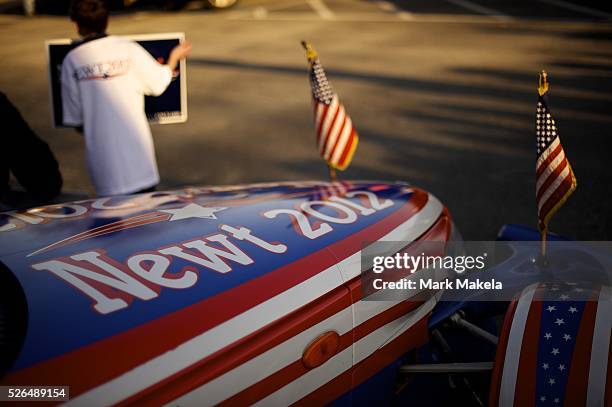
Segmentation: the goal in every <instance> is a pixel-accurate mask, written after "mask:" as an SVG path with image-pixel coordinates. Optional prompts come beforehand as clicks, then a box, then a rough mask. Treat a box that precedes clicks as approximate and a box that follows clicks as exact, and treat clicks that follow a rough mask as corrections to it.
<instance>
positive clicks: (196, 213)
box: [160, 203, 227, 222]
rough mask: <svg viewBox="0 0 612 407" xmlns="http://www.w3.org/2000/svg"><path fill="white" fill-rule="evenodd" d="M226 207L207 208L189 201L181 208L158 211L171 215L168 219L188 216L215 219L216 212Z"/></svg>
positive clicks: (179, 218)
mask: <svg viewBox="0 0 612 407" xmlns="http://www.w3.org/2000/svg"><path fill="white" fill-rule="evenodd" d="M225 209H227V208H219V207H214V208H207V207H205V206H200V205H198V204H194V203H190V204H188V205H186V206H183V207H182V208H177V209H161V210H160V212H165V213H169V214H170V215H172V216H171V217H170V219H169V220H170V221H171V222H172V221H175V220H181V219H189V218H200V219H217V216H216V215H215V213H216V212H219V211H222V210H225Z"/></svg>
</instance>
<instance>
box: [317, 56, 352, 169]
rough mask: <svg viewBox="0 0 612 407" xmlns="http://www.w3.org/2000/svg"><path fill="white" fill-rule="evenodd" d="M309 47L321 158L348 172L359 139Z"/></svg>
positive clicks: (332, 165) (318, 145)
mask: <svg viewBox="0 0 612 407" xmlns="http://www.w3.org/2000/svg"><path fill="white" fill-rule="evenodd" d="M305 47H306V49H307V57H308V62H309V63H310V85H311V87H312V99H313V105H314V116H315V129H316V133H317V147H318V149H319V154H320V155H321V157H322V158H323V159H324V160H325V161H327V164H328V165H329V166H330V167H332V168H336V169H339V170H344V169H346V168H347V167H348V166H349V164H350V163H351V160H352V158H353V154H354V153H355V149H356V148H357V143H358V142H359V136H358V135H357V132H356V131H355V128H354V127H353V122H352V121H351V118H350V117H349V116H348V115H347V114H346V111H345V109H344V106H343V105H342V103H340V100H339V99H338V95H337V94H336V93H335V92H334V91H333V89H332V87H331V85H330V83H329V81H328V80H327V77H326V75H325V71H324V70H323V66H322V65H321V62H320V61H319V57H318V56H317V54H316V52H315V51H314V50H313V49H312V47H311V46H310V45H305Z"/></svg>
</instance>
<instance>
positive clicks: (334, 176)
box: [327, 164, 338, 182]
mask: <svg viewBox="0 0 612 407" xmlns="http://www.w3.org/2000/svg"><path fill="white" fill-rule="evenodd" d="M327 169H328V170H329V179H330V181H331V182H336V181H338V175H337V174H336V169H335V168H334V167H332V166H331V165H329V164H327Z"/></svg>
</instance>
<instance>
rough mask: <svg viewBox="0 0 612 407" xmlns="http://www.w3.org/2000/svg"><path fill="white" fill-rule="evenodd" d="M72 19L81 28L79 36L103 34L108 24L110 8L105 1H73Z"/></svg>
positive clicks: (71, 7)
mask: <svg viewBox="0 0 612 407" xmlns="http://www.w3.org/2000/svg"><path fill="white" fill-rule="evenodd" d="M70 19H71V20H72V21H74V22H75V23H77V25H78V26H79V34H81V35H89V34H103V33H104V32H105V31H106V26H107V24H108V7H107V6H106V1H104V0H72V4H71V5H70Z"/></svg>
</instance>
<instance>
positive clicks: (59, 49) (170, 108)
mask: <svg viewBox="0 0 612 407" xmlns="http://www.w3.org/2000/svg"><path fill="white" fill-rule="evenodd" d="M124 37H125V38H128V39H130V40H132V41H136V42H137V43H138V44H140V45H141V46H142V47H143V48H144V49H146V50H147V51H148V52H149V53H150V54H151V55H153V57H154V58H155V59H156V60H158V61H159V62H160V63H165V62H166V61H167V60H168V57H169V56H170V51H171V50H172V48H174V47H175V46H176V45H177V44H178V43H179V42H182V41H183V40H184V38H185V35H184V34H183V33H163V34H144V35H127V36H124ZM79 44H80V41H78V40H76V41H74V40H70V39H56V40H49V41H47V42H46V43H45V45H46V48H47V62H48V70H49V93H50V96H51V119H52V121H53V126H54V127H69V126H67V125H65V124H64V123H63V114H62V89H61V83H60V81H61V72H62V62H63V61H64V58H65V57H66V55H67V54H68V52H70V50H72V49H73V48H75V47H76V46H78V45H79ZM145 113H146V115H147V118H148V119H149V122H150V123H159V124H168V123H182V122H185V121H187V71H186V65H185V60H184V59H183V60H182V61H180V63H179V64H178V66H177V68H176V70H175V72H174V77H173V79H172V82H170V85H169V86H168V88H167V89H166V91H165V92H164V93H162V94H161V95H159V96H145Z"/></svg>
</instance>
